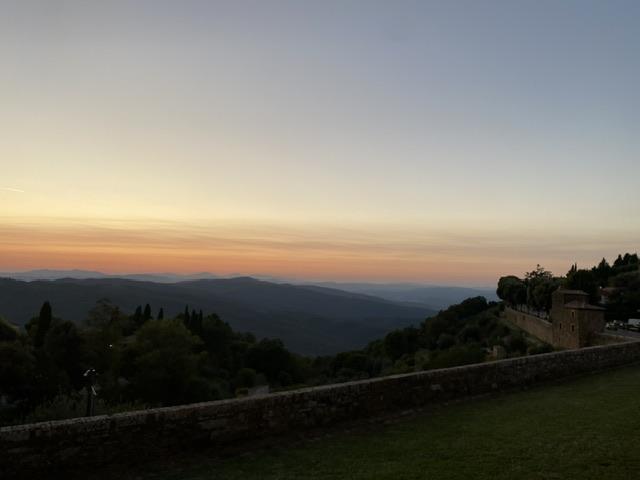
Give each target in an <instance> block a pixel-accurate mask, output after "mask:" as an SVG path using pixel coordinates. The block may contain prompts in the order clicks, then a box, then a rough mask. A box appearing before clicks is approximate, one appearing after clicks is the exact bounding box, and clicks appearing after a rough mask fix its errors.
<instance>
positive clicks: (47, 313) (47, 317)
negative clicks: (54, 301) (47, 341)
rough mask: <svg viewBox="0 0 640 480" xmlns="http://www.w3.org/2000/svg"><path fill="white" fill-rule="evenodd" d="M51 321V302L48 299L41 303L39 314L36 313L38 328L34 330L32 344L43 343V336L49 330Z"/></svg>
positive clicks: (37, 345) (39, 345)
mask: <svg viewBox="0 0 640 480" xmlns="http://www.w3.org/2000/svg"><path fill="white" fill-rule="evenodd" d="M52 321H53V312H52V310H51V304H50V303H49V301H46V302H44V303H43V304H42V307H41V308H40V314H39V315H38V330H37V331H36V336H35V339H34V344H35V346H36V347H41V346H42V344H43V343H44V337H45V335H46V334H47V332H48V331H49V327H50V326H51V322H52Z"/></svg>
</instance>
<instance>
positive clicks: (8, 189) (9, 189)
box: [0, 187, 25, 193]
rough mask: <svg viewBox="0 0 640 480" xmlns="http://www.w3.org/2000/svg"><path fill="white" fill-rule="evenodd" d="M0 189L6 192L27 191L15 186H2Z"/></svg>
mask: <svg viewBox="0 0 640 480" xmlns="http://www.w3.org/2000/svg"><path fill="white" fill-rule="evenodd" d="M0 190H4V191H6V192H15V193H25V192H24V190H21V189H19V188H14V187H0Z"/></svg>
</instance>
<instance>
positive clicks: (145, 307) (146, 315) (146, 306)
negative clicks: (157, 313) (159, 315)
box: [143, 303, 151, 322]
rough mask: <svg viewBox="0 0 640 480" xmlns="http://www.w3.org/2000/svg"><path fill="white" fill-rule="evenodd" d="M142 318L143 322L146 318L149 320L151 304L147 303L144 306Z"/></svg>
mask: <svg viewBox="0 0 640 480" xmlns="http://www.w3.org/2000/svg"><path fill="white" fill-rule="evenodd" d="M143 319H144V321H145V322H146V321H147V320H151V305H149V304H148V303H147V304H146V305H145V306H144V314H143Z"/></svg>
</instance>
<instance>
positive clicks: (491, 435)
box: [107, 366, 640, 480]
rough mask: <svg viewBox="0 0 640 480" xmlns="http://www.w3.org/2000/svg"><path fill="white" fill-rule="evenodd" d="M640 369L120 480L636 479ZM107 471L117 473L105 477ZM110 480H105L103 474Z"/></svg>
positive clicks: (186, 460)
mask: <svg viewBox="0 0 640 480" xmlns="http://www.w3.org/2000/svg"><path fill="white" fill-rule="evenodd" d="M638 396H640V368H638V367H637V366H636V367H630V368H625V369H620V370H615V371H611V372H606V373H601V374H597V375H590V376H586V377H583V378H581V379H578V380H574V381H571V382H567V383H563V384H561V385H554V386H542V387H539V388H536V389H534V390H528V391H525V392H517V393H511V394H504V395H499V396H493V397H491V398H487V399H480V400H473V401H470V402H464V403H458V404H453V405H444V406H432V407H430V408H429V412H428V413H426V414H424V415H420V416H412V417H411V419H410V420H409V419H407V420H402V421H398V422H397V423H394V424H391V425H388V424H387V425H386V426H381V425H378V426H370V425H369V426H366V427H365V426H361V427H357V428H353V427H352V428H351V431H350V432H349V433H347V432H342V433H340V432H338V431H336V432H334V433H333V435H331V436H328V437H324V438H320V439H317V440H315V441H312V442H311V441H308V442H303V443H300V442H299V440H297V439H296V441H295V442H287V441H281V444H280V445H279V446H277V447H273V448H271V449H269V450H262V451H258V452H254V453H252V454H249V455H243V456H242V457H236V458H231V459H226V460H220V459H215V457H213V458H212V456H211V453H210V452H203V453H201V454H192V455H191V456H190V455H189V454H185V455H181V456H180V458H178V459H176V460H174V461H175V462H177V463H173V464H169V465H167V464H164V463H161V464H160V465H158V464H150V463H146V464H143V465H140V466H138V467H135V468H134V469H133V470H131V469H129V468H128V469H127V472H126V475H124V477H123V478H125V479H126V478H142V479H143V480H147V479H157V480H174V479H175V480H177V479H181V480H209V479H211V480H213V479H227V480H234V479H243V480H246V479H265V480H268V479H281V480H286V479H298V478H306V479H327V478H349V479H354V480H357V479H370V478H375V479H389V480H391V479H394V480H395V479H398V478H406V479H419V478H438V479H449V480H456V479H461V480H466V479H469V478H473V479H477V480H483V479H491V480H496V479H498V480H500V479H504V480H511V479H513V478H526V479H540V480H542V479H550V478H580V479H584V480H600V479H603V478H606V479H610V480H616V479H620V480H626V479H628V478H635V477H636V473H637V469H638V464H639V463H638V462H639V461H638V458H637V457H638V454H637V451H636V450H635V448H634V447H633V446H634V445H635V439H636V438H637V432H638V430H639V429H640V417H638V415H637V400H636V399H637V398H638ZM109 474H110V475H111V474H112V472H109ZM107 478H108V477H107Z"/></svg>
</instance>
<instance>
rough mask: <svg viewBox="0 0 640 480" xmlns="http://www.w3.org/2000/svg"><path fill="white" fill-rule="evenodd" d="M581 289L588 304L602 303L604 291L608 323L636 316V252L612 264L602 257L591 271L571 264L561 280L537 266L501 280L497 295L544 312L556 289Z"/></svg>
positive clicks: (639, 280)
mask: <svg viewBox="0 0 640 480" xmlns="http://www.w3.org/2000/svg"><path fill="white" fill-rule="evenodd" d="M560 287H562V288H567V289H572V290H583V291H584V292H586V293H588V294H589V299H590V301H591V302H592V303H598V302H601V301H602V298H601V297H602V292H603V289H606V290H605V292H606V295H607V298H606V302H605V306H606V316H607V318H608V319H610V320H627V319H628V318H630V317H634V316H638V309H640V259H639V258H638V254H636V253H633V254H631V253H625V254H624V255H622V254H621V255H618V256H617V258H616V259H615V260H614V261H613V263H612V264H609V262H608V261H607V260H606V259H605V258H603V259H602V260H601V261H600V262H599V263H598V264H597V265H595V266H593V267H591V268H578V266H577V265H575V264H574V265H572V266H571V268H570V269H569V271H568V272H567V273H566V274H565V275H564V276H562V277H556V276H554V275H553V274H552V273H551V272H549V271H547V270H545V269H544V268H543V267H541V266H540V265H538V266H537V267H536V268H535V269H534V270H532V271H531V272H527V273H525V275H524V278H520V277H517V276H515V275H508V276H504V277H501V278H500V280H499V281H498V289H497V294H498V297H499V298H500V299H501V300H504V301H505V302H507V303H508V304H510V305H513V306H518V305H526V306H527V307H529V308H532V309H535V310H539V311H545V312H548V311H549V310H550V309H551V294H552V293H553V292H554V291H555V290H556V289H557V288H560Z"/></svg>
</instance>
